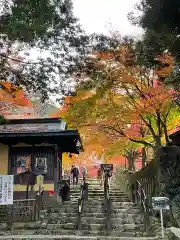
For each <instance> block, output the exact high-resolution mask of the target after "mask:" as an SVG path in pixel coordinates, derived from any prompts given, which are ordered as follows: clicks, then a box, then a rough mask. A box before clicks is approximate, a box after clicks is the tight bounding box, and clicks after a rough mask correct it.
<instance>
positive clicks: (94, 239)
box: [3, 234, 159, 240]
mask: <svg viewBox="0 0 180 240" xmlns="http://www.w3.org/2000/svg"><path fill="white" fill-rule="evenodd" d="M28 235H32V234H24V235H15V236H14V235H11V234H10V235H6V236H3V239H4V240H5V239H7V240H15V239H17V240H20V239H21V240H22V239H30V238H31V239H33V240H39V239H43V240H48V239H53V240H74V239H82V240H84V239H86V240H118V239H119V240H159V238H158V237H113V236H98V235H97V236H82V235H77V234H76V235H75V234H71V235H64V234H62V235H57V234H56V235H54V236H53V235H51V236H48V238H47V235H32V236H31V237H30V236H28Z"/></svg>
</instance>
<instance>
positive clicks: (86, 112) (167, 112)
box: [67, 46, 180, 150]
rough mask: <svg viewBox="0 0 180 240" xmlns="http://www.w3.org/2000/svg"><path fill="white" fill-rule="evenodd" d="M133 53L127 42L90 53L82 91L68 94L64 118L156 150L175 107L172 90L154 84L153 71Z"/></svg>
mask: <svg viewBox="0 0 180 240" xmlns="http://www.w3.org/2000/svg"><path fill="white" fill-rule="evenodd" d="M134 57H135V54H134V53H133V50H132V49H130V50H129V46H121V47H120V48H118V49H116V50H115V51H111V52H103V53H96V54H94V58H93V62H94V64H91V73H92V72H93V76H92V75H90V76H89V79H88V80H87V78H86V80H84V82H83V84H84V85H83V86H88V88H86V89H87V90H86V93H87V96H86V97H82V98H80V97H79V99H78V100H77V98H76V97H75V98H76V100H77V101H74V100H73V98H72V100H71V103H70V107H69V108H68V115H67V119H68V120H69V122H71V123H72V124H74V126H76V127H82V126H87V127H92V128H93V127H96V129H98V131H99V132H103V133H105V134H106V136H108V137H109V138H110V139H111V140H112V141H120V139H121V138H122V137H123V138H125V139H127V140H128V141H131V142H133V143H137V144H139V146H141V147H144V146H145V147H151V148H153V149H154V150H156V149H157V148H158V147H159V146H161V145H162V144H165V143H168V142H169V138H168V133H169V131H171V130H172V129H173V128H175V126H176V125H177V124H178V122H179V120H180V114H179V109H178V106H177V105H176V104H175V101H174V100H175V97H174V92H173V91H172V90H171V89H166V88H165V86H164V85H163V84H158V85H156V86H154V80H155V79H156V78H157V79H158V76H157V74H156V72H155V71H152V70H151V69H146V68H145V67H142V66H137V65H136V64H133V61H134ZM130 59H131V61H130ZM89 81H91V85H90V84H89ZM86 83H87V85H86ZM89 86H91V88H90V87H89ZM77 92H82V89H79V90H78V91H77Z"/></svg>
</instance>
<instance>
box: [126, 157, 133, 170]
mask: <svg viewBox="0 0 180 240" xmlns="http://www.w3.org/2000/svg"><path fill="white" fill-rule="evenodd" d="M127 160H128V170H129V171H132V172H135V166H134V159H133V158H132V157H130V156H129V157H127Z"/></svg>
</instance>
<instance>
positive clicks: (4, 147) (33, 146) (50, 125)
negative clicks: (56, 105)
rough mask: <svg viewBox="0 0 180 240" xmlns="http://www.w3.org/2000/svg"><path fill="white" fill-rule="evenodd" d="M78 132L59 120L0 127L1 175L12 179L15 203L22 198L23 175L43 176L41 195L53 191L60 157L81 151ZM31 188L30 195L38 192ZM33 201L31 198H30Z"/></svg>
mask: <svg viewBox="0 0 180 240" xmlns="http://www.w3.org/2000/svg"><path fill="white" fill-rule="evenodd" d="M82 149H83V148H82V143H81V138H80V135H79V133H78V131H77V130H68V129H67V124H66V122H65V121H63V120H62V119H60V118H44V119H14V120H8V122H7V123H6V124H4V125H0V158H1V163H0V175H6V174H9V175H14V199H18V198H21V199H22V198H25V192H26V186H27V181H26V180H25V179H23V180H22V179H21V178H18V177H17V176H19V175H20V174H21V173H23V172H27V171H28V172H33V173H34V174H36V175H43V176H44V185H43V187H44V194H46V193H48V192H49V191H56V190H57V184H58V183H59V182H61V180H62V154H63V153H64V152H66V153H76V154H78V153H79V152H80V151H81V150H82ZM37 190H38V184H37V183H35V184H34V186H33V190H32V194H34V193H35V192H37ZM31 196H32V197H34V195H31Z"/></svg>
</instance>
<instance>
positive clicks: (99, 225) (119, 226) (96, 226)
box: [81, 222, 144, 233]
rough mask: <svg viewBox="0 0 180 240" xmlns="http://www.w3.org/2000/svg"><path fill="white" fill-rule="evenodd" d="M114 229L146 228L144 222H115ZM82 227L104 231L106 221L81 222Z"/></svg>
mask: <svg viewBox="0 0 180 240" xmlns="http://www.w3.org/2000/svg"><path fill="white" fill-rule="evenodd" d="M111 228H112V231H118V233H119V232H131V233H134V232H133V231H139V232H140V231H143V230H144V224H117V223H114V224H112V225H111ZM81 229H82V230H90V231H91V230H93V231H94V230H95V231H98V230H99V231H103V230H105V229H106V225H105V223H92V224H87V223H85V222H83V223H81Z"/></svg>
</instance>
